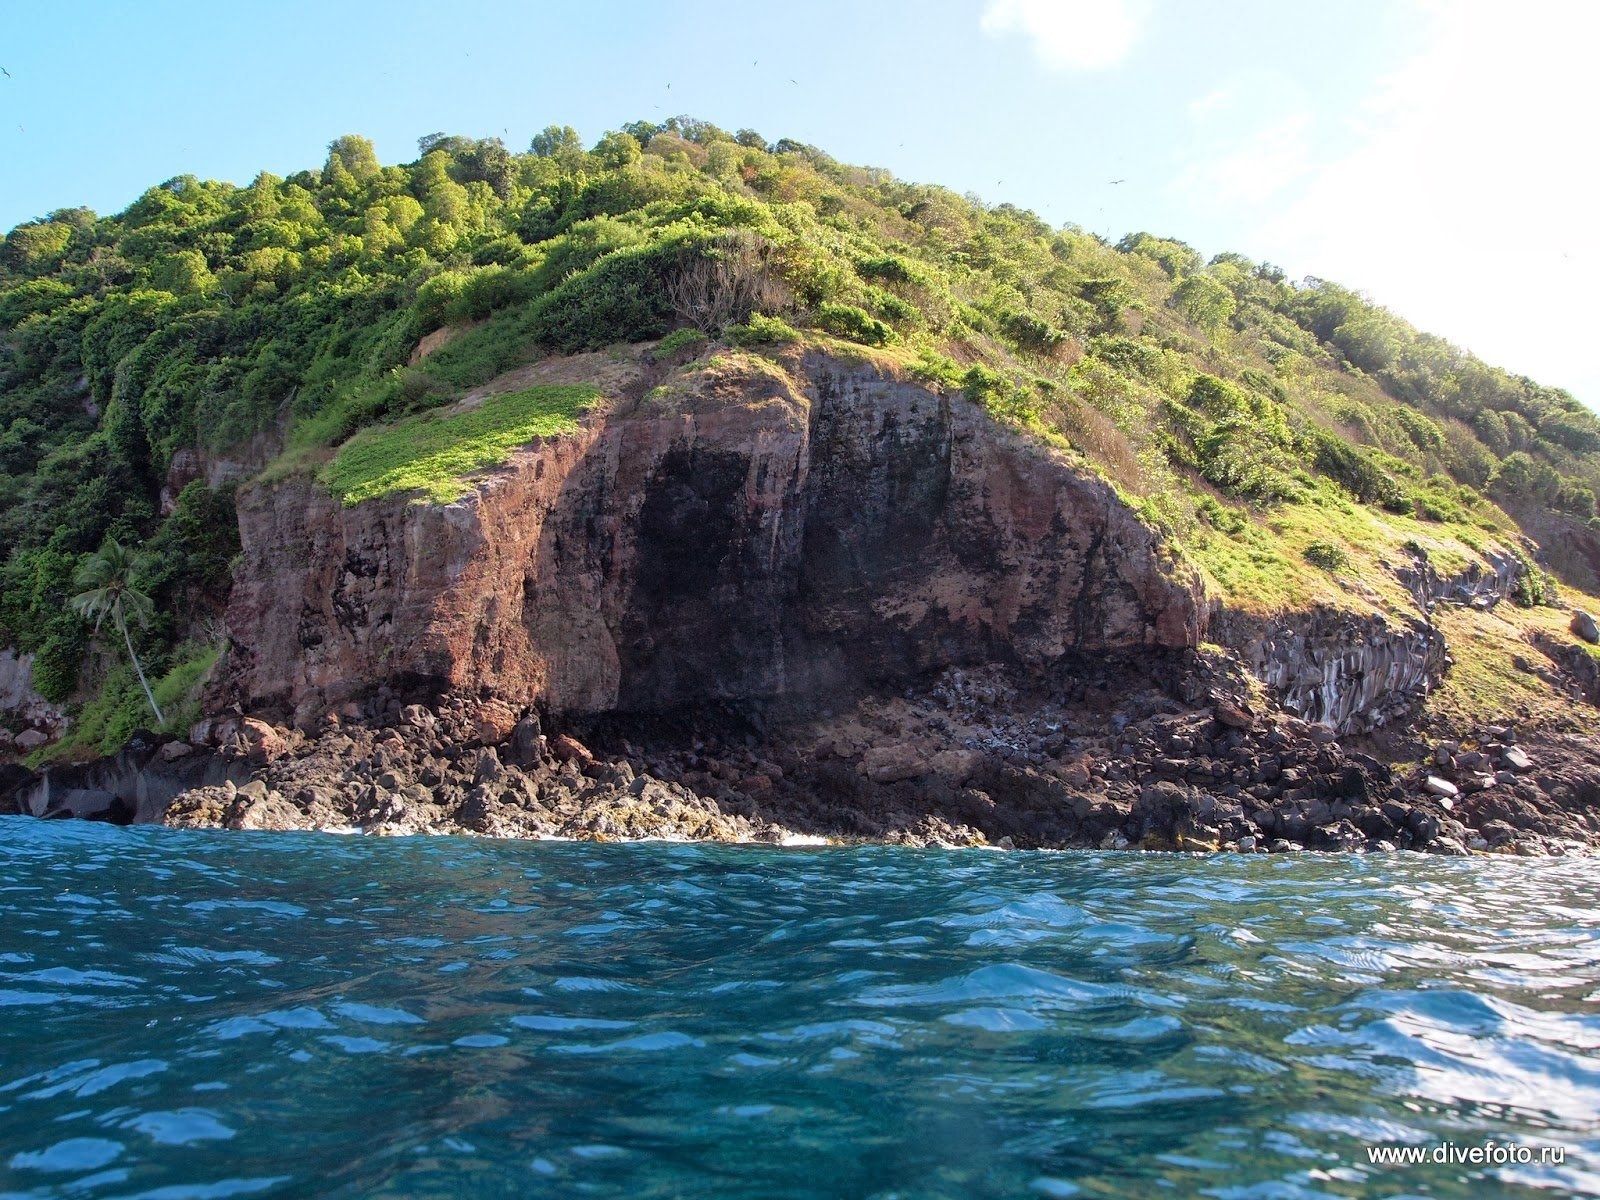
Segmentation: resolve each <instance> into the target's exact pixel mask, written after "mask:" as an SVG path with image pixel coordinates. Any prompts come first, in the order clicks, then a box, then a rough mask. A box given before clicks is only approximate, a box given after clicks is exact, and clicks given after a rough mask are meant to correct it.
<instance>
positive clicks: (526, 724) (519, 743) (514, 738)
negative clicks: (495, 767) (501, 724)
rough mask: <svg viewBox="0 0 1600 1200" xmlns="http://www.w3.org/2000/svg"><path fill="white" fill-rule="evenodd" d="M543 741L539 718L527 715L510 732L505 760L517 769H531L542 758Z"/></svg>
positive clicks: (530, 714)
mask: <svg viewBox="0 0 1600 1200" xmlns="http://www.w3.org/2000/svg"><path fill="white" fill-rule="evenodd" d="M544 750H545V739H544V736H543V735H542V734H541V733H540V731H539V718H538V717H536V716H534V715H533V714H532V713H529V714H528V715H527V716H525V717H523V718H522V719H521V720H520V721H518V722H517V725H516V728H515V729H513V730H512V731H511V742H510V745H509V746H508V747H507V749H506V757H507V760H508V761H509V762H511V763H513V764H515V765H516V766H519V767H531V766H533V765H534V764H535V763H536V762H538V761H539V759H540V758H541V757H542V756H543V754H544Z"/></svg>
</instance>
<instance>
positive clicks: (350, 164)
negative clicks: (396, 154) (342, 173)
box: [323, 133, 382, 180]
mask: <svg viewBox="0 0 1600 1200" xmlns="http://www.w3.org/2000/svg"><path fill="white" fill-rule="evenodd" d="M336 162H337V163H338V164H339V166H340V167H342V168H343V169H344V170H346V171H348V172H350V174H351V175H353V176H355V177H356V179H358V180H361V179H368V178H370V177H371V176H373V175H376V174H377V173H378V172H379V171H380V170H382V168H381V167H380V166H379V164H378V152H377V150H376V149H375V148H374V147H373V145H372V139H371V138H364V137H362V136H361V135H360V134H358V133H347V134H345V135H344V136H343V137H337V138H334V139H333V141H331V142H329V143H328V163H327V166H326V167H324V168H323V169H324V171H333V170H334V163H336Z"/></svg>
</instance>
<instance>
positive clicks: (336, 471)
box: [318, 387, 600, 504]
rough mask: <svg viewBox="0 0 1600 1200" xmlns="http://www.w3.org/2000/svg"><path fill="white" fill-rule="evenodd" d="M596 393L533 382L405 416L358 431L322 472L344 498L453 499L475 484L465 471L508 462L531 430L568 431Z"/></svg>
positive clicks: (536, 434)
mask: <svg viewBox="0 0 1600 1200" xmlns="http://www.w3.org/2000/svg"><path fill="white" fill-rule="evenodd" d="M599 398H600V394H599V393H598V392H597V391H595V390H594V389H593V388H591V387H531V388H526V389H524V390H522V391H520V392H505V393H502V394H500V395H498V396H490V397H489V398H488V399H486V400H483V401H482V402H481V403H479V404H477V405H476V406H474V407H472V408H468V409H466V410H465V411H464V412H449V413H424V414H422V415H420V416H415V417H408V418H407V419H406V420H404V421H401V422H399V423H397V424H394V425H385V426H381V427H379V428H376V429H368V430H364V431H363V432H361V433H358V434H356V436H355V437H353V438H351V439H350V440H349V441H348V442H346V443H345V444H344V445H343V446H341V447H340V448H339V453H338V455H337V456H336V457H335V458H334V460H333V461H332V462H331V463H329V464H328V465H327V466H326V467H325V468H323V470H322V472H321V474H320V475H319V476H318V478H319V479H320V480H321V481H322V483H323V484H325V485H326V486H327V488H328V490H329V491H331V492H332V493H333V494H334V495H336V496H338V497H339V498H340V499H341V500H343V501H344V502H345V503H346V504H360V503H361V502H362V501H363V500H372V499H376V498H377V497H379V496H388V495H391V494H393V493H395V492H417V493H419V495H418V497H417V498H418V500H419V501H431V502H432V503H434V504H448V503H450V502H451V501H452V500H459V499H460V498H461V497H462V496H464V495H466V493H467V492H468V490H470V489H469V486H468V484H467V483H466V482H465V477H466V476H467V475H469V474H471V473H472V472H474V471H481V470H483V469H484V468H485V467H492V466H497V465H498V464H500V463H503V462H504V461H505V460H506V458H507V457H508V456H509V455H510V453H511V451H512V450H514V449H515V448H516V447H518V446H520V445H523V444H524V443H526V442H531V441H532V440H533V439H534V438H540V437H553V436H555V435H556V434H561V433H570V432H571V431H572V430H574V429H576V428H577V427H578V420H577V418H578V416H579V415H580V414H581V413H582V412H583V411H584V410H585V409H587V408H589V407H590V406H591V405H593V404H594V402H595V401H596V400H598V399H599Z"/></svg>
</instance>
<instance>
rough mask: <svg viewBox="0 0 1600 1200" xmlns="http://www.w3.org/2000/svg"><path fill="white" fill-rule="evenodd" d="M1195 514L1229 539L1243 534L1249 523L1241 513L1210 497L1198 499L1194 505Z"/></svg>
mask: <svg viewBox="0 0 1600 1200" xmlns="http://www.w3.org/2000/svg"><path fill="white" fill-rule="evenodd" d="M1195 512H1196V513H1197V514H1198V515H1199V517H1200V519H1201V520H1203V521H1204V522H1205V523H1206V524H1207V525H1209V526H1211V528H1213V529H1215V530H1216V531H1217V532H1218V533H1225V534H1227V535H1229V536H1230V537H1232V536H1234V535H1236V534H1240V533H1243V532H1244V531H1245V527H1246V526H1247V525H1249V523H1250V519H1249V518H1248V517H1247V516H1245V514H1244V513H1243V512H1242V511H1240V510H1239V509H1237V508H1231V507H1229V506H1228V505H1226V504H1221V503H1219V502H1218V501H1216V500H1215V499H1213V498H1212V497H1210V496H1202V497H1201V498H1200V503H1199V504H1197V505H1195Z"/></svg>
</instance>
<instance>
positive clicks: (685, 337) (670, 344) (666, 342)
mask: <svg viewBox="0 0 1600 1200" xmlns="http://www.w3.org/2000/svg"><path fill="white" fill-rule="evenodd" d="M705 344H706V335H705V334H703V333H701V332H700V331H699V330H698V329H674V330H673V331H672V332H671V333H669V334H667V336H666V337H664V338H662V339H661V342H660V344H659V345H657V346H656V348H655V352H654V353H653V354H652V355H651V357H653V358H654V359H655V360H656V361H657V362H660V361H661V360H663V359H667V358H671V357H672V356H673V355H675V354H677V353H678V352H679V351H680V350H689V349H691V348H693V350H695V351H696V352H698V351H699V349H700V347H702V346H704V345H705Z"/></svg>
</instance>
